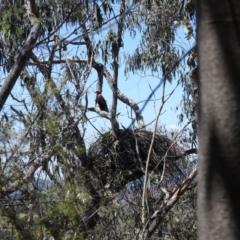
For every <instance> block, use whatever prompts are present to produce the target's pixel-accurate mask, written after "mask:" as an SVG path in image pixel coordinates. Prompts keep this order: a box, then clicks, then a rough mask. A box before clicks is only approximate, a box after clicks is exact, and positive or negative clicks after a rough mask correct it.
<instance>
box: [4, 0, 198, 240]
mask: <svg viewBox="0 0 240 240" xmlns="http://www.w3.org/2000/svg"><path fill="white" fill-rule="evenodd" d="M150 3H151V1H136V2H133V3H129V2H128V1H124V0H123V1H119V2H117V3H114V1H112V2H110V1H102V2H97V1H89V0H88V1H84V0H83V1H61V2H59V1H51V2H49V1H34V0H31V1H24V4H23V1H14V2H11V1H2V2H1V5H0V7H1V12H3V13H4V14H2V15H1V16H0V18H1V19H0V20H1V21H0V22H1V28H0V31H1V38H0V50H1V51H0V62H1V67H2V69H3V71H4V72H5V75H3V77H2V79H1V80H2V88H1V90H0V108H1V111H2V112H1V119H2V121H1V142H0V143H1V159H2V162H1V179H0V180H1V204H0V207H1V213H2V215H3V216H5V217H6V218H7V219H8V220H9V221H11V224H12V225H13V226H14V229H15V231H17V234H18V237H19V238H20V239H43V238H46V239H47V238H54V239H68V238H78V239H87V238H91V237H95V238H97V237H98V236H101V237H102V238H101V237H100V238H101V239H104V238H105V239H117V238H121V235H123V234H124V237H125V238H126V239H133V237H139V238H142V239H146V238H150V237H152V238H159V237H161V236H165V237H166V238H167V237H168V236H169V235H170V234H171V233H170V232H171V231H172V227H171V226H173V224H174V223H173V222H174V221H173V220H172V219H176V218H177V219H179V220H176V222H177V221H181V220H182V218H181V217H180V216H179V215H180V214H178V209H176V212H174V213H175V214H176V215H177V217H176V215H174V214H173V215H172V216H174V217H171V215H167V214H168V213H169V211H170V210H171V209H172V207H173V206H174V205H175V204H176V203H177V202H178V200H179V199H180V197H181V196H182V195H183V194H184V192H186V191H187V190H191V194H193V193H194V191H195V189H194V188H195V186H196V180H195V177H196V161H193V159H190V158H188V157H187V156H188V155H189V154H191V153H196V149H193V148H192V146H191V144H189V143H188V142H187V141H185V140H186V139H187V138H188V137H189V136H188V134H186V133H185V131H186V129H187V127H188V126H189V124H187V125H186V126H185V127H184V128H183V130H182V131H180V132H179V133H176V134H174V133H172V134H171V136H170V135H169V133H168V132H163V131H160V132H158V131H157V129H158V125H157V123H158V119H159V116H160V114H161V113H162V109H163V106H164V104H165V103H166V101H167V100H168V99H169V97H167V96H166V92H165V89H166V84H167V80H169V81H171V80H172V79H173V77H174V74H177V75H178V76H179V80H178V82H179V83H178V85H180V83H181V84H183V85H185V84H186V81H185V79H187V76H188V74H187V73H186V71H188V69H184V68H183V66H177V65H176V60H177V59H178V57H179V54H180V51H179V49H177V48H174V47H173V46H174V36H175V34H176V30H177V27H178V26H180V25H181V24H182V25H184V26H188V29H190V30H191V25H190V24H189V22H190V20H191V17H192V16H193V15H192V14H193V13H192V12H191V11H192V10H191V11H190V10H188V9H189V8H188V4H185V3H184V1H181V2H179V1H165V2H162V1H153V2H152V3H151V4H150ZM146 9H147V11H145V10H146ZM166 9H167V11H166ZM159 13H162V14H159ZM163 13H164V14H163ZM185 16H188V18H189V21H186V19H185V18H184V17H185ZM159 22H161V23H162V25H160V26H158V23H159ZM190 30H188V34H187V37H190V35H191V34H190V33H191V31H190ZM127 32H130V34H131V35H132V36H134V34H136V32H138V33H139V34H141V35H142V39H141V44H140V46H138V47H137V49H136V51H135V52H134V53H133V55H132V56H131V55H128V56H125V57H126V74H128V73H130V71H134V72H136V71H138V70H144V69H147V68H149V69H151V70H152V72H154V71H155V72H156V71H157V72H158V73H159V74H162V75H163V76H164V81H163V91H162V98H161V106H160V108H159V111H158V114H157V117H156V118H155V122H156V124H155V126H154V129H153V131H147V130H146V124H145V122H144V118H143V114H142V112H141V111H140V108H139V105H138V103H136V102H135V101H134V100H133V99H131V98H129V97H128V96H126V95H125V94H123V93H122V92H121V89H120V88H119V87H118V86H119V68H120V65H121V63H122V62H121V57H120V53H121V50H122V49H123V47H124V34H126V33H127ZM97 34H99V35H97ZM154 44H155V45H154ZM156 50H158V51H156ZM193 56H194V54H193ZM189 58H190V57H189ZM193 60H194V59H193ZM193 60H191V61H190V60H189V62H190V64H189V65H191V64H193V62H194V61H193ZM170 70H171V71H170ZM94 74H95V76H96V78H97V80H96V82H94V84H95V88H96V91H97V92H98V91H100V92H102V93H103V95H104V86H106V85H107V84H108V86H109V88H110V90H111V92H112V104H111V109H109V112H107V111H103V109H101V107H99V106H98V105H97V104H96V105H95V106H94V104H95V103H94V101H93V102H90V101H89V88H90V87H89V86H90V85H91V81H92V80H91V77H92V76H93V75H94ZM170 96H171V94H170ZM120 101H121V102H122V103H124V104H125V105H126V106H128V107H129V109H130V110H131V111H132V112H133V113H134V114H135V116H134V118H133V117H132V118H131V119H136V122H137V129H134V128H128V129H126V128H121V122H119V120H118V115H119V114H118V104H119V102H120ZM90 111H91V112H94V113H95V114H96V115H97V114H98V115H99V116H101V117H103V118H106V119H107V120H109V122H110V123H111V130H109V131H108V130H104V131H100V130H99V129H98V128H97V127H96V126H95V125H94V122H93V121H92V120H91V119H90V118H89V112H90ZM129 118H130V116H129ZM190 120H191V119H190ZM191 121H192V120H191ZM89 125H91V126H92V127H93V128H94V129H95V130H96V132H97V134H98V135H97V134H96V135H95V136H94V142H92V143H91V144H87V141H86V132H87V131H89V129H88V126H89ZM94 134H95V133H94ZM186 142H187V143H186ZM186 198H187V197H186ZM192 203H194V198H193V197H192V198H191V201H189V206H190V207H189V210H188V211H187V212H186V214H188V216H190V215H191V217H192V218H191V219H194V217H195V215H194V211H195V205H194V204H192ZM179 208H180V209H183V208H184V204H182V205H180V207H179ZM130 209H131V211H130ZM129 212H132V213H133V214H132V215H131V216H129ZM167 216H169V219H170V220H169V221H173V222H172V223H171V224H169V222H168V221H165V220H166V219H167ZM180 219H181V220H180ZM189 219H190V218H189ZM127 223H130V225H127ZM191 225H192V226H193V225H194V224H191ZM110 226H111V228H110ZM129 226H132V228H131V229H130V228H129ZM179 228H180V226H179ZM179 228H178V229H179ZM195 230H196V229H195ZM195 230H194V231H195ZM194 231H193V236H195V232H194ZM172 232H173V231H172ZM177 232H178V231H175V233H174V234H175V236H176V238H177V237H178V235H177ZM120 234H121V235H120ZM183 235H184V233H183V231H182V232H179V236H183Z"/></svg>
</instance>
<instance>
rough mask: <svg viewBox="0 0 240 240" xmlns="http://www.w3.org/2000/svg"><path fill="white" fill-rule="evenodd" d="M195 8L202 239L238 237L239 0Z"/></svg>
mask: <svg viewBox="0 0 240 240" xmlns="http://www.w3.org/2000/svg"><path fill="white" fill-rule="evenodd" d="M197 9H198V56H199V80H200V83H199V85H200V86H199V87H200V93H199V95H200V100H199V101H200V105H199V130H198V131H199V146H200V149H199V158H200V161H199V177H198V179H199V181H198V182H199V184H198V221H199V223H198V227H199V239H203V240H206V239H208V240H209V239H218V240H219V239H228V240H232V239H240V1H239V0H221V1H219V0H198V8H197Z"/></svg>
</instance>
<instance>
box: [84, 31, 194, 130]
mask: <svg viewBox="0 0 240 240" xmlns="http://www.w3.org/2000/svg"><path fill="white" fill-rule="evenodd" d="M103 37H104V34H103ZM123 41H124V48H123V49H122V50H121V54H120V58H121V65H120V69H119V78H118V88H119V90H120V91H121V92H122V93H124V94H125V95H126V96H127V97H129V98H131V99H133V100H134V101H135V102H136V103H139V107H140V108H141V107H142V105H143V104H144V101H145V100H146V99H147V98H148V96H149V94H150V93H151V91H152V89H154V88H155V87H156V86H157V85H158V83H159V82H160V80H161V78H162V75H161V73H160V74H159V75H155V76H153V74H152V73H151V72H150V71H147V72H146V73H138V74H136V73H135V74H132V73H129V74H128V76H127V77H126V76H125V75H124V67H125V66H124V61H123V60H124V59H123V53H124V52H125V53H132V52H133V51H134V50H135V49H136V47H137V45H138V44H139V41H140V35H137V36H136V38H135V39H132V38H131V37H130V36H128V35H125V36H124V39H123ZM175 42H176V45H178V46H181V48H182V49H185V50H188V49H190V48H191V46H192V45H191V43H190V42H188V41H187V40H186V38H185V34H184V32H183V29H182V28H181V27H180V28H179V30H178V32H177V37H176V41H175ZM109 69H110V68H108V70H109ZM110 72H111V71H110ZM111 73H112V72H111ZM96 79H97V76H96V75H95V74H92V76H91V81H90V82H88V86H90V85H91V87H90V88H89V89H88V97H89V105H90V106H92V105H94V103H95V102H94V100H95V93H94V92H95V88H96V85H95V84H93V85H92V83H93V82H94V81H95V80H96ZM177 80H178V79H177V78H176V79H174V80H173V81H172V83H169V82H168V83H167V84H166V91H165V95H168V94H169V93H171V92H172V90H173V89H174V88H175V87H176V84H177ZM162 91H163V89H162V86H161V87H160V88H159V89H158V90H157V91H156V93H155V94H154V96H153V98H152V99H151V101H149V102H148V104H147V106H146V108H145V109H144V111H143V117H144V120H145V124H146V125H148V124H149V123H151V122H152V121H153V120H154V119H155V117H156V115H157V112H158V110H159V106H160V104H161V101H162V100H161V98H162ZM182 91H183V90H182V87H181V86H178V87H177V89H176V90H175V92H174V94H173V95H172V96H171V97H170V98H169V99H168V101H167V102H166V103H165V105H164V108H163V111H162V115H161V116H160V118H159V120H160V124H162V125H165V126H166V127H167V128H170V129H171V128H176V127H179V128H180V126H178V122H179V121H178V118H177V115H178V114H179V113H180V112H179V110H178V112H176V106H178V105H179V104H180V101H181V98H182ZM103 96H104V98H105V99H106V101H107V104H108V106H110V107H111V103H112V91H111V90H110V88H109V86H108V83H107V81H106V80H105V79H104V82H103ZM118 112H120V113H121V114H120V116H119V122H120V123H121V124H122V125H123V126H124V127H128V126H129V124H130V123H131V119H130V118H129V117H130V114H131V111H130V108H129V107H127V106H126V105H125V104H122V103H121V102H120V101H118ZM132 114H133V115H132V116H133V117H134V116H135V115H134V113H132ZM88 116H89V117H90V118H92V120H93V121H94V123H95V124H96V126H97V127H98V128H99V129H101V128H103V129H106V128H110V123H109V121H108V120H106V119H104V118H101V117H99V116H98V117H97V114H96V113H90V112H89V113H88ZM154 124H155V122H153V123H152V124H150V125H149V126H148V127H147V128H148V129H153V127H154Z"/></svg>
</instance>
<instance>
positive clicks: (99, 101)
mask: <svg viewBox="0 0 240 240" xmlns="http://www.w3.org/2000/svg"><path fill="white" fill-rule="evenodd" d="M95 93H96V94H97V95H96V104H98V106H99V108H100V110H101V111H105V112H108V106H107V103H106V100H105V99H104V97H103V96H102V92H101V91H96V92H95Z"/></svg>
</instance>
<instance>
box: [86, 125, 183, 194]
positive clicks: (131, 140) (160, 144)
mask: <svg viewBox="0 0 240 240" xmlns="http://www.w3.org/2000/svg"><path fill="white" fill-rule="evenodd" d="M152 136H153V133H152V132H149V131H144V130H135V131H132V130H129V129H125V130H120V132H119V135H118V139H117V140H115V139H114V137H113V134H112V133H111V132H108V133H106V134H104V135H103V136H102V137H100V138H99V139H98V140H97V141H96V142H95V143H93V144H92V145H91V147H90V149H89V163H90V168H91V169H92V172H93V173H94V177H96V178H97V182H96V184H97V185H98V187H101V188H108V189H111V190H119V189H121V187H123V186H124V185H125V184H126V183H127V182H130V181H133V180H136V179H138V178H140V177H141V176H143V174H144V169H145V165H146V160H147V156H148V151H149V147H150V144H151V140H152ZM179 155H181V150H180V148H179V147H178V145H177V144H176V143H174V142H172V141H171V140H170V139H169V138H167V137H166V136H163V135H156V136H155V140H154V144H153V148H152V152H151V159H150V164H149V171H155V172H156V173H161V171H162V169H163V164H164V163H165V167H166V168H165V169H166V174H171V175H173V174H175V172H176V169H177V166H175V167H173V165H174V163H175V162H176V159H177V156H179Z"/></svg>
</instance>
